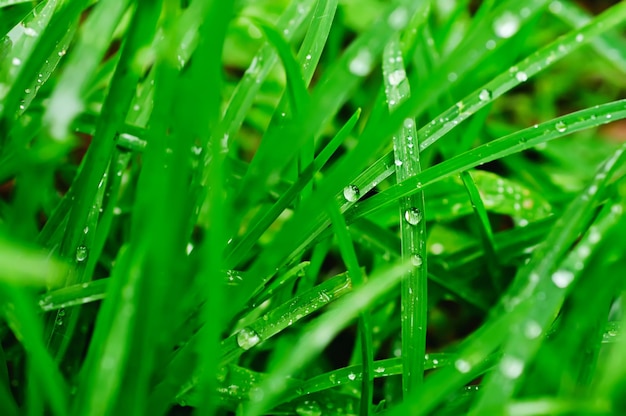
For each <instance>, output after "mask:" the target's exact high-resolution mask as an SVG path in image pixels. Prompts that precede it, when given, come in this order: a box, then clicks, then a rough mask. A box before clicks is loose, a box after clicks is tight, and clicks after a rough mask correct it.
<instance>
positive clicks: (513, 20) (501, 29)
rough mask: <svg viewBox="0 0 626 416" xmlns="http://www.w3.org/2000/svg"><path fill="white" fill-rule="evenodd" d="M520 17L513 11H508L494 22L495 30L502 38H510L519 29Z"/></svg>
mask: <svg viewBox="0 0 626 416" xmlns="http://www.w3.org/2000/svg"><path fill="white" fill-rule="evenodd" d="M519 26H520V21H519V18H518V17H517V16H516V15H514V14H513V13H511V12H509V11H506V12H504V13H503V14H502V15H500V16H499V17H497V18H496V19H495V20H494V22H493V31H494V32H495V34H496V35H497V36H498V37H499V38H502V39H508V38H510V37H511V36H513V35H514V34H516V33H517V31H518V30H519Z"/></svg>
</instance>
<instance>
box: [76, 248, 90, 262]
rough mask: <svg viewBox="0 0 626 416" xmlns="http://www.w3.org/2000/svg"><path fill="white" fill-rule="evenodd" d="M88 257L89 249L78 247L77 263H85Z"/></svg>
mask: <svg viewBox="0 0 626 416" xmlns="http://www.w3.org/2000/svg"><path fill="white" fill-rule="evenodd" d="M88 255H89V249H87V247H85V246H78V247H76V261H77V262H83V261H85V260H86V259H87V256H88Z"/></svg>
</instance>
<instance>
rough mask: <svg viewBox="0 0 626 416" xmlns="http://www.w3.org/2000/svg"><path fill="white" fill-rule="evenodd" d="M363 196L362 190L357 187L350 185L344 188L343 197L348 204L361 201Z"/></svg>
mask: <svg viewBox="0 0 626 416" xmlns="http://www.w3.org/2000/svg"><path fill="white" fill-rule="evenodd" d="M360 196H361V190H360V189H359V187H358V186H356V185H348V186H346V187H345V188H343V197H344V198H346V201H348V202H356V201H358V200H359V197H360Z"/></svg>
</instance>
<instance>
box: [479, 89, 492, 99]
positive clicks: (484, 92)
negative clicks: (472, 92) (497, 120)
mask: <svg viewBox="0 0 626 416" xmlns="http://www.w3.org/2000/svg"><path fill="white" fill-rule="evenodd" d="M478 98H479V99H480V101H489V100H491V91H489V90H488V89H484V90H482V91H480V93H479V94H478Z"/></svg>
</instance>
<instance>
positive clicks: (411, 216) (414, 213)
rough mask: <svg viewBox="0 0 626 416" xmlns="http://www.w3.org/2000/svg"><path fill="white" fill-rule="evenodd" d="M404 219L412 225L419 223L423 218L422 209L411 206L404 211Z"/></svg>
mask: <svg viewBox="0 0 626 416" xmlns="http://www.w3.org/2000/svg"><path fill="white" fill-rule="evenodd" d="M404 219H405V220H406V222H408V223H409V224H411V225H417V224H419V222H420V221H421V220H422V211H420V210H419V208H409V209H407V210H406V211H405V212H404Z"/></svg>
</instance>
